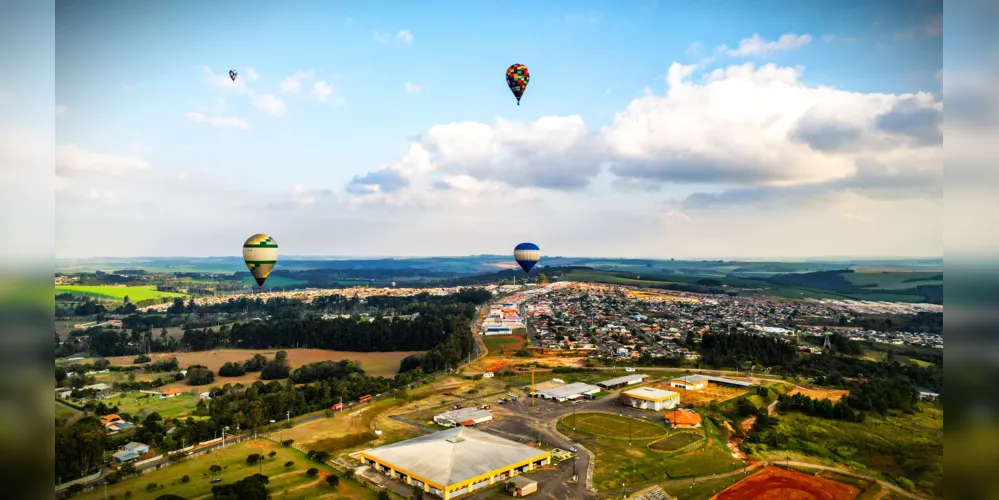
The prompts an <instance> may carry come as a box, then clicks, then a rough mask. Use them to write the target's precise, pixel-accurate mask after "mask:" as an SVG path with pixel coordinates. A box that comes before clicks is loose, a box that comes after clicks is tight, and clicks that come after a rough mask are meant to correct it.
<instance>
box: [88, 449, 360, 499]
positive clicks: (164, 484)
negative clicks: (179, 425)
mask: <svg viewBox="0 0 999 500" xmlns="http://www.w3.org/2000/svg"><path fill="white" fill-rule="evenodd" d="M271 451H274V452H276V455H275V456H274V457H273V458H265V459H264V462H263V465H262V467H261V466H260V465H248V464H247V463H246V457H247V456H248V455H250V454H253V453H259V454H263V455H264V456H265V457H266V456H267V455H268V454H269V453H270V452H271ZM289 461H290V462H293V465H292V466H290V467H285V466H284V465H285V463H287V462H289ZM214 464H217V465H219V466H220V467H222V468H223V470H222V471H221V472H218V473H213V472H211V471H209V467H211V466H212V465H214ZM310 467H315V468H317V469H319V471H320V473H319V474H318V475H316V476H313V477H309V476H307V475H306V474H305V471H306V470H307V469H309V468H310ZM261 468H262V469H263V471H262V472H263V474H264V475H265V476H267V477H268V479H270V483H268V484H267V489H268V490H269V491H270V494H271V498H281V499H289V500H297V499H303V500H304V499H307V498H317V497H321V496H323V495H328V494H331V493H335V495H334V496H333V497H332V498H360V499H374V498H377V495H376V494H375V492H374V491H372V490H369V489H367V488H364V487H363V486H361V485H360V484H358V483H356V482H354V481H352V480H348V479H347V478H345V477H343V476H342V475H340V474H337V475H340V486H339V488H338V489H336V490H334V489H333V488H332V487H330V486H329V485H327V484H326V480H325V479H326V476H327V475H328V474H334V473H335V471H334V470H333V469H332V468H330V467H328V466H326V465H324V464H320V463H319V462H314V461H312V460H309V459H308V457H306V456H305V454H304V453H302V452H300V451H298V450H295V449H294V448H288V447H284V446H281V445H279V444H277V443H273V442H271V441H267V440H264V439H258V440H254V441H247V442H244V443H239V444H236V445H232V446H226V447H225V448H221V449H220V450H219V451H218V452H217V453H215V452H211V453H208V454H206V455H198V456H195V457H193V458H190V459H188V460H184V461H182V462H178V463H176V464H174V465H172V466H170V467H167V468H164V469H160V470H157V471H153V472H149V473H147V474H142V475H141V476H138V477H133V478H129V479H126V480H124V481H121V482H119V483H117V484H113V485H108V487H107V497H105V496H104V495H105V493H104V488H95V489H94V490H91V491H89V492H87V493H85V494H83V495H80V496H79V497H77V498H80V499H81V500H99V499H103V498H116V499H124V498H129V499H131V500H153V499H155V498H157V497H159V496H161V495H165V494H174V495H179V496H181V497H184V498H190V499H195V498H211V491H212V486H213V485H212V483H211V480H212V479H213V478H215V477H221V478H222V484H229V483H233V482H236V481H238V480H240V479H242V478H244V477H247V476H251V475H253V474H256V473H258V472H260V471H261ZM184 476H187V477H188V478H189V481H188V482H186V483H185V482H183V480H182V478H183V477H184ZM149 484H155V485H157V487H155V488H152V489H147V488H148V485H149ZM127 492H130V493H127Z"/></svg>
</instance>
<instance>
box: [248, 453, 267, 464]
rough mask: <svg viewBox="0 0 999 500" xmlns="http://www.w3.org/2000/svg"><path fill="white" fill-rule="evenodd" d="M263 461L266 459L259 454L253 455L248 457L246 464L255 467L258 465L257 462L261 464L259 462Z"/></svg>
mask: <svg viewBox="0 0 999 500" xmlns="http://www.w3.org/2000/svg"><path fill="white" fill-rule="evenodd" d="M263 459H264V457H262V456H260V454H259V453H253V454H252V455H247V457H246V463H247V464H250V465H253V464H255V463H257V462H259V461H261V460H263Z"/></svg>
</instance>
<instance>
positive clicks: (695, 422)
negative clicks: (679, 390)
mask: <svg viewBox="0 0 999 500" xmlns="http://www.w3.org/2000/svg"><path fill="white" fill-rule="evenodd" d="M664 416H665V417H666V423H667V424H669V425H670V426H671V427H673V428H674V429H696V428H698V427H700V426H701V416H700V415H698V414H697V412H695V411H692V410H683V409H679V408H674V409H673V411H668V412H666V414H665V415H664Z"/></svg>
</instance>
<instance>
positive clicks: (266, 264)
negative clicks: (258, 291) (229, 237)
mask: <svg viewBox="0 0 999 500" xmlns="http://www.w3.org/2000/svg"><path fill="white" fill-rule="evenodd" d="M277 257H278V245H277V242H276V241H274V238H271V237H270V236H267V235H266V234H255V235H253V236H250V238H249V239H247V240H246V243H243V260H245V261H246V268H247V269H249V270H250V274H252V275H253V278H254V279H255V280H257V286H261V287H262V286H264V280H266V279H267V276H269V275H270V274H271V271H273V270H274V265H275V264H277Z"/></svg>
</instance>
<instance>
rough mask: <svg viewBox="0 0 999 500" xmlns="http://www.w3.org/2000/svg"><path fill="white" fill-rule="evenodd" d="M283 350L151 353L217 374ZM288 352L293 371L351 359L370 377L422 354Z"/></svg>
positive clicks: (128, 360) (121, 359)
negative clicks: (231, 365) (232, 364)
mask: <svg viewBox="0 0 999 500" xmlns="http://www.w3.org/2000/svg"><path fill="white" fill-rule="evenodd" d="M278 350H280V349H271V350H253V349H216V350H214V351H199V352H178V353H154V354H152V355H150V357H151V358H152V359H153V361H159V360H164V359H170V358H171V357H176V358H177V363H178V364H179V365H180V367H181V369H183V368H187V367H188V366H191V365H205V366H207V367H208V368H209V369H211V370H212V371H214V372H216V373H218V369H219V368H221V367H222V365H224V364H225V363H227V362H230V361H233V362H238V363H242V362H243V361H246V360H248V359H250V358H251V357H253V355H254V354H257V353H259V354H263V355H264V356H266V357H267V359H273V358H274V354H275V353H276V352H277V351H278ZM283 350H284V351H285V352H286V353H288V363H289V364H290V365H291V368H292V370H294V369H295V368H298V367H299V366H302V365H307V364H309V363H315V362H318V361H339V360H342V359H350V360H354V361H356V362H358V363H359V364H360V366H361V368H363V369H364V371H365V373H367V374H368V375H371V376H379V375H381V376H384V377H392V376H395V374H396V373H398V372H399V362H401V361H402V359H403V358H405V357H406V356H409V355H412V354H421V353H422V351H400V352H349V351H327V350H325V349H283ZM107 359H108V360H109V361H111V364H113V365H131V364H132V361H133V360H135V356H115V357H111V358H107ZM257 380H260V373H256V372H252V373H247V374H246V375H243V376H240V377H219V376H216V377H215V382H213V383H212V384H211V385H210V386H208V385H205V386H198V390H199V392H203V391H206V390H208V388H209V387H212V386H223V385H225V384H229V383H231V384H236V383H242V384H252V383H253V382H256V381H257ZM162 388H165V389H172V388H177V389H183V390H187V389H191V388H192V386H189V385H187V384H186V383H185V382H184V381H180V382H173V383H170V384H167V385H165V386H163V387H162Z"/></svg>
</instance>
